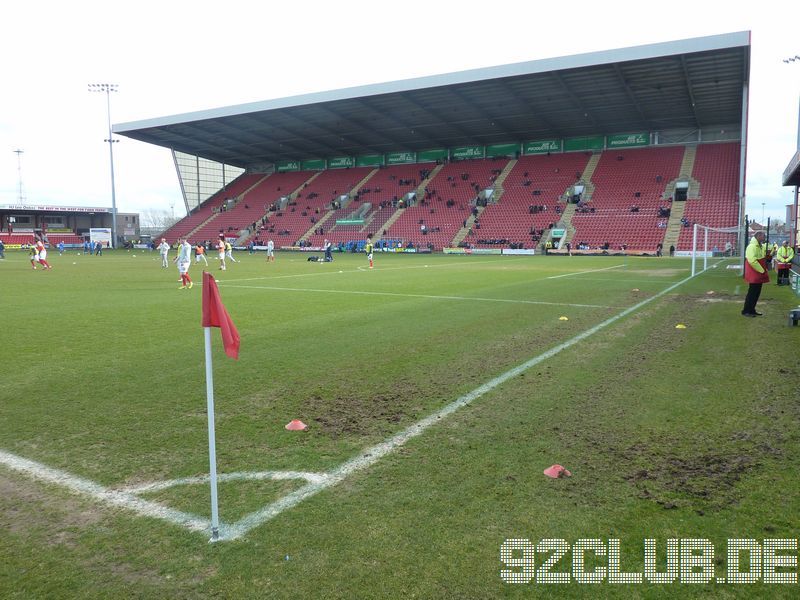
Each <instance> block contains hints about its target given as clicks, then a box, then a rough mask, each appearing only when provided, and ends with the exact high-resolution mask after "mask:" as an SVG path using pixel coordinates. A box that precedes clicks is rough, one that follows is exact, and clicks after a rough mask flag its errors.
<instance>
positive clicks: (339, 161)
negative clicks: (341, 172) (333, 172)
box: [328, 156, 356, 169]
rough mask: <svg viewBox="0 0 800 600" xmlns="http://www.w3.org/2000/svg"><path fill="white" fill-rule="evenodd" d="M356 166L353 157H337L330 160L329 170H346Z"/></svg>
mask: <svg viewBox="0 0 800 600" xmlns="http://www.w3.org/2000/svg"><path fill="white" fill-rule="evenodd" d="M355 165H356V161H355V160H353V157H352V156H337V157H335V158H329V159H328V168H329V169H345V168H347V167H354V166H355Z"/></svg>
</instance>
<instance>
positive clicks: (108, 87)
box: [89, 83, 119, 248]
mask: <svg viewBox="0 0 800 600" xmlns="http://www.w3.org/2000/svg"><path fill="white" fill-rule="evenodd" d="M89 91H90V92H100V93H104V94H105V95H106V114H107V115H108V139H105V140H103V141H104V142H108V154H109V157H110V159H111V244H112V247H114V248H116V247H117V190H116V185H115V184H114V143H115V142H118V141H119V140H115V139H114V138H113V137H112V136H111V92H117V91H119V86H118V85H117V84H116V83H90V84H89Z"/></svg>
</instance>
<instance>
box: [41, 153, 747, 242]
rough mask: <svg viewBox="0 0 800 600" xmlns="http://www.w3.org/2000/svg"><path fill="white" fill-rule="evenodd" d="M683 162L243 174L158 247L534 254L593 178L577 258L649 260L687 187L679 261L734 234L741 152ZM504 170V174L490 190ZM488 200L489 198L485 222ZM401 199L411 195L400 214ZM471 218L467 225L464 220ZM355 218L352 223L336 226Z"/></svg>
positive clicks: (665, 156) (580, 220)
mask: <svg viewBox="0 0 800 600" xmlns="http://www.w3.org/2000/svg"><path fill="white" fill-rule="evenodd" d="M690 148H694V146H691V147H690ZM686 152H687V147H686V146H683V145H675V146H659V147H645V148H635V149H624V150H623V149H612V150H605V151H603V152H602V153H600V154H599V156H598V155H594V156H595V158H594V160H595V161H596V165H597V166H596V168H594V170H593V171H592V170H591V169H589V170H588V171H587V165H589V164H590V159H592V156H593V155H592V153H591V152H569V153H556V154H546V155H532V156H522V157H520V158H519V159H516V161H515V163H509V159H506V158H502V159H472V160H464V161H458V162H451V163H448V164H445V165H444V166H443V167H442V168H441V169H440V170H439V171H438V173H436V174H435V176H433V177H432V178H431V179H428V177H431V174H432V173H434V172H436V164H435V163H419V164H403V165H394V166H390V167H381V168H372V167H357V168H349V169H331V170H326V171H297V172H286V173H273V174H271V175H269V176H265V175H259V174H245V175H242V176H241V177H239V178H238V179H236V180H235V181H234V182H232V183H231V184H230V185H229V186H228V188H227V189H226V190H223V191H221V192H219V193H218V194H215V195H214V196H213V197H212V198H211V199H210V200H208V201H207V202H206V203H204V204H203V205H201V206H200V207H199V208H198V209H197V210H196V211H195V212H194V213H193V214H191V215H190V216H188V217H187V218H185V219H183V220H182V221H181V222H179V223H178V224H177V225H175V226H174V227H173V228H172V229H171V230H169V231H168V232H167V234H166V235H165V237H167V239H168V241H170V242H174V241H175V239H177V237H178V236H179V235H185V234H189V233H191V237H192V238H193V241H201V240H212V239H215V238H216V237H217V236H218V235H219V233H220V232H222V233H224V234H225V235H226V236H227V237H229V238H231V237H233V238H239V239H240V240H243V241H242V243H243V244H244V243H247V241H249V240H255V241H258V242H261V243H264V242H266V240H267V239H272V240H273V241H275V243H276V245H277V246H294V245H297V244H298V242H299V241H301V240H302V241H303V242H304V243H305V245H309V246H312V247H319V246H321V245H322V243H323V241H324V240H325V239H329V240H330V241H331V242H332V243H333V244H335V245H337V244H347V243H348V242H356V243H357V242H359V241H362V240H363V239H364V238H365V237H366V235H367V234H368V233H372V234H373V235H375V237H376V240H378V239H381V238H386V239H391V240H394V241H399V242H401V243H402V244H403V245H406V246H408V245H409V243H411V244H413V245H414V246H417V247H420V246H422V247H432V248H434V249H440V248H443V247H448V246H451V245H452V244H453V242H454V240H455V239H461V236H458V237H457V234H458V233H459V231H462V234H461V235H464V234H463V231H466V229H465V228H467V227H469V232H468V234H467V235H466V237H465V238H464V239H463V242H462V245H467V246H470V247H478V248H492V247H494V248H498V247H500V248H503V247H505V248H507V247H511V246H512V245H513V246H514V247H518V248H532V247H539V246H541V244H542V242H543V240H544V239H546V238H547V236H548V230H549V229H550V228H552V227H555V226H558V225H559V224H563V223H561V221H562V216H563V215H564V213H565V211H566V210H567V208H568V206H569V204H568V203H569V202H570V201H571V200H572V199H571V198H569V197H568V195H569V192H570V191H571V190H572V188H573V186H574V185H575V184H576V183H578V182H582V177H583V174H584V172H586V173H589V174H590V178H589V180H588V181H585V182H582V183H584V184H585V185H586V186H587V188H591V193H590V194H589V193H587V194H586V196H588V197H586V196H585V197H584V198H583V200H582V202H581V203H580V204H579V205H578V207H577V209H576V212H575V214H574V215H572V217H571V227H572V228H573V231H574V234H573V235H571V237H570V241H571V244H572V247H573V248H577V247H578V245H579V244H586V245H587V246H588V247H589V248H592V249H598V248H601V247H603V246H605V245H606V244H607V245H608V247H609V249H611V250H618V249H620V248H621V247H622V246H625V247H626V249H627V250H628V251H631V252H647V253H652V252H654V251H655V250H656V246H657V245H658V244H659V243H663V242H664V240H665V234H666V231H667V230H666V224H667V222H668V221H669V214H667V215H666V216H665V214H664V212H662V211H665V210H666V211H670V210H671V207H672V205H673V204H674V202H678V201H677V200H673V198H672V193H671V191H672V190H673V189H674V184H675V182H676V181H677V180H678V179H679V178H680V177H685V178H688V179H691V181H692V182H693V185H695V186H696V185H699V190H700V192H699V197H694V196H692V195H690V197H689V198H688V199H687V200H686V204H685V207H686V211H685V214H684V218H685V220H684V222H685V223H686V227H684V228H683V229H682V230H681V231H680V235H679V238H678V239H679V242H678V244H677V249H678V250H689V249H691V243H692V241H691V224H693V223H695V222H697V223H701V224H703V225H709V226H712V227H732V226H735V225H736V224H737V221H738V199H737V192H736V187H737V184H738V175H739V173H738V171H739V166H738V165H739V162H738V161H739V152H740V145H739V143H738V142H733V143H710V144H699V145H697V146H696V158H695V159H694V162H693V169H692V172H691V174H690V175H689V174H687V173H681V168H682V164H683V163H682V161H684V155H685V153H686ZM598 158H599V160H598ZM685 164H686V165H688V164H692V163H691V162H689V163H685ZM507 165H508V166H509V169H510V171H509V172H508V174H507V176H506V175H505V173H504V174H503V176H504V177H505V179H504V180H502V185H500V186H498V187H497V189H495V182H496V181H497V180H498V176H499V175H500V173H501V172H503V170H504V169H505V168H506V166H507ZM511 165H513V168H511ZM593 165H594V163H592V166H593ZM686 168H687V169H688V167H686ZM490 189H491V190H494V192H495V193H494V197H491V198H490V199H488V200H486V207H485V209H484V210H482V211H481V210H480V209H481V208H483V203H484V199H485V191H486V190H490ZM409 192H417V194H416V197H415V198H413V199H411V201H410V203H411V205H410V206H405V201H404V199H405V198H406V197H407V196H408V194H409ZM339 205H341V206H339ZM478 214H479V218H478V219H477V221H476V222H475V223H474V225H473V224H472V221H471V217H473V216H474V215H478ZM354 217H355V218H357V219H359V220H360V222H358V223H353V224H344V223H341V224H337V220H341V219H347V218H354ZM240 232H244V235H243V236H240ZM724 239H725V240H727V239H728V237H725V238H724ZM713 242H714V240H712V245H713ZM54 243H57V242H54ZM722 243H723V237H720V244H722Z"/></svg>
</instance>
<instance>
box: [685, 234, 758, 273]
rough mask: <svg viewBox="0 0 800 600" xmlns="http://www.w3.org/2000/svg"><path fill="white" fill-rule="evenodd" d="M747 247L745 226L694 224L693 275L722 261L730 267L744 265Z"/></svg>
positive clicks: (741, 267)
mask: <svg viewBox="0 0 800 600" xmlns="http://www.w3.org/2000/svg"><path fill="white" fill-rule="evenodd" d="M746 247H747V239H746V236H745V228H744V226H742V227H708V226H707V225H700V224H699V223H695V224H694V231H693V232H692V276H694V275H696V274H698V273H702V272H703V271H705V270H707V269H708V268H709V267H717V266H718V265H720V263H721V262H723V264H725V265H727V266H728V267H730V268H736V269H739V271H740V274H741V271H742V269H743V267H744V262H743V260H744V250H745V248H746Z"/></svg>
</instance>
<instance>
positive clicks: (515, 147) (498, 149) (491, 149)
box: [486, 144, 519, 158]
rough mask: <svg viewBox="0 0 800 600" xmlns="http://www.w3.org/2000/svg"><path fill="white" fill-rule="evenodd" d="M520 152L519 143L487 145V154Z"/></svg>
mask: <svg viewBox="0 0 800 600" xmlns="http://www.w3.org/2000/svg"><path fill="white" fill-rule="evenodd" d="M517 154H519V144H491V145H490V146H486V156H489V157H491V156H511V157H512V158H513V157H516V156H517Z"/></svg>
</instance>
